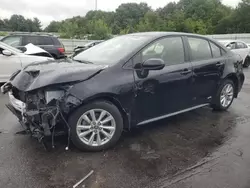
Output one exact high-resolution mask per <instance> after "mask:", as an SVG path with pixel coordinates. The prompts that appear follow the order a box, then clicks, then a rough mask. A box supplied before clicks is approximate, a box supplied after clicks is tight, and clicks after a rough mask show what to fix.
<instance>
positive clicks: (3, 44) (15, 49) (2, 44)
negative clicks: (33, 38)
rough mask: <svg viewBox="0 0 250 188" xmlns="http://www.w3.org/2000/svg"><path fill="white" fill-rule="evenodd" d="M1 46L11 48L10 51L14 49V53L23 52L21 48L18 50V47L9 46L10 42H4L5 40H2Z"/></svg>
mask: <svg viewBox="0 0 250 188" xmlns="http://www.w3.org/2000/svg"><path fill="white" fill-rule="evenodd" d="M0 46H1V47H3V48H4V49H6V50H10V51H12V52H14V53H22V51H21V50H18V49H17V48H14V47H12V46H9V45H8V44H5V43H3V42H0Z"/></svg>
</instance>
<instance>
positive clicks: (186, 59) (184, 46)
mask: <svg viewBox="0 0 250 188" xmlns="http://www.w3.org/2000/svg"><path fill="white" fill-rule="evenodd" d="M177 37H179V38H181V41H182V45H183V52H184V62H182V63H178V64H169V65H168V64H165V67H168V66H175V65H181V64H185V63H187V62H189V59H190V58H189V54H188V49H187V46H186V43H185V38H184V37H185V36H184V35H167V36H162V37H159V38H157V39H155V40H152V41H151V42H150V43H148V44H146V45H145V46H143V47H142V48H141V49H140V50H139V51H138V52H137V53H135V54H134V55H133V56H132V57H131V58H130V59H132V63H133V67H135V65H136V64H139V63H144V62H135V59H136V57H137V56H138V55H139V54H140V53H142V52H143V50H145V49H147V48H148V47H149V46H150V45H152V44H154V43H156V42H157V41H160V40H164V39H166V38H177ZM128 62H130V60H128V61H127V63H128ZM127 63H125V66H126V64H127ZM126 67H127V66H126ZM133 69H137V68H133Z"/></svg>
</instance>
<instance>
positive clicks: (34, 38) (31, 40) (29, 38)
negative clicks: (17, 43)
mask: <svg viewBox="0 0 250 188" xmlns="http://www.w3.org/2000/svg"><path fill="white" fill-rule="evenodd" d="M29 43H32V44H34V45H38V44H39V37H37V36H24V40H23V45H24V46H25V45H27V44H29Z"/></svg>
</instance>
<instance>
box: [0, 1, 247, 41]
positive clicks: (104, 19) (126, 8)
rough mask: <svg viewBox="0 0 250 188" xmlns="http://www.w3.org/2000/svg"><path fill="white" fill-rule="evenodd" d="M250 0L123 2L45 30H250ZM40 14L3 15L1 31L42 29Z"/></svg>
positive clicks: (71, 34) (68, 34) (103, 34)
mask: <svg viewBox="0 0 250 188" xmlns="http://www.w3.org/2000/svg"><path fill="white" fill-rule="evenodd" d="M249 18H250V0H241V2H240V3H239V4H238V6H237V7H236V8H232V7H228V6H225V5H223V4H222V3H221V0H180V1H179V2H170V3H168V4H166V6H164V7H162V8H159V9H157V10H152V9H151V7H149V6H148V5H147V4H146V3H139V4H138V3H125V4H121V5H120V6H119V7H118V8H117V9H116V11H114V12H106V11H101V10H99V11H89V12H88V13H87V14H86V15H85V16H84V17H82V16H76V17H73V18H69V19H66V20H63V21H52V22H51V23H50V24H49V25H48V26H47V27H46V28H45V31H46V32H53V33H54V32H59V33H60V34H61V37H65V38H86V37H89V38H90V39H107V38H109V37H110V36H111V35H119V34H128V33H132V32H145V31H177V32H189V33H199V34H214V33H244V32H248V33H249V32H250V20H249ZM40 30H41V23H40V21H39V20H38V19H37V18H34V19H33V20H31V19H25V18H24V17H23V16H21V15H12V16H11V18H10V19H4V20H1V19H0V31H40Z"/></svg>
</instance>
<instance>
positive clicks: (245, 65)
mask: <svg viewBox="0 0 250 188" xmlns="http://www.w3.org/2000/svg"><path fill="white" fill-rule="evenodd" d="M249 65H250V57H249V56H247V57H246V59H245V61H244V64H243V67H245V68H247V67H249Z"/></svg>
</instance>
